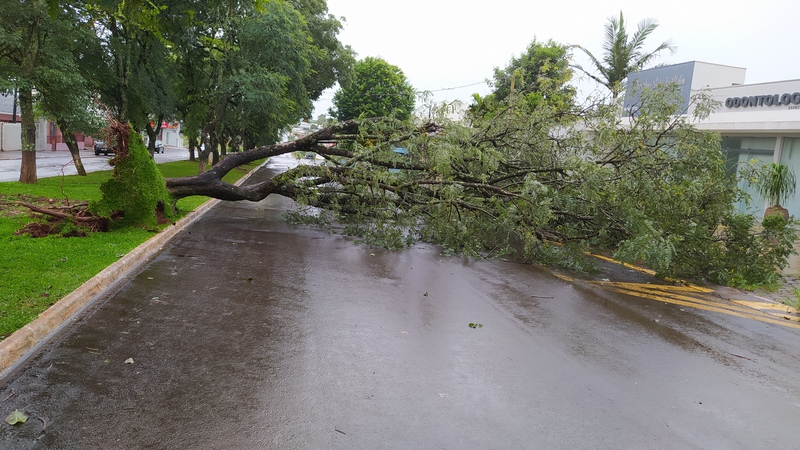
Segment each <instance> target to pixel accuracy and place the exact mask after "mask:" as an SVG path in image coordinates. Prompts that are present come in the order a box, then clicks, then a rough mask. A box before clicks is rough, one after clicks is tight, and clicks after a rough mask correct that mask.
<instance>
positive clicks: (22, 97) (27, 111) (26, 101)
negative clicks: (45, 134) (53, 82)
mask: <svg viewBox="0 0 800 450" xmlns="http://www.w3.org/2000/svg"><path fill="white" fill-rule="evenodd" d="M19 106H20V110H21V112H22V164H21V166H20V170H19V181H20V183H27V184H34V183H36V182H37V181H38V179H37V176H36V123H35V122H34V119H33V89H32V88H31V87H30V85H26V86H23V87H22V88H20V90H19Z"/></svg>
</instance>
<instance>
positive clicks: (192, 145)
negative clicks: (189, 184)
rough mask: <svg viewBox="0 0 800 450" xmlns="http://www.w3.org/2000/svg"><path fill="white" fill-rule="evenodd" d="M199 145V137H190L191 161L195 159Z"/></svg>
mask: <svg viewBox="0 0 800 450" xmlns="http://www.w3.org/2000/svg"><path fill="white" fill-rule="evenodd" d="M195 147H197V139H195V138H194V137H190V138H189V161H195V157H194V149H195Z"/></svg>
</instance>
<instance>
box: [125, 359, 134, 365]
mask: <svg viewBox="0 0 800 450" xmlns="http://www.w3.org/2000/svg"><path fill="white" fill-rule="evenodd" d="M125 364H133V358H128V359H126V360H125Z"/></svg>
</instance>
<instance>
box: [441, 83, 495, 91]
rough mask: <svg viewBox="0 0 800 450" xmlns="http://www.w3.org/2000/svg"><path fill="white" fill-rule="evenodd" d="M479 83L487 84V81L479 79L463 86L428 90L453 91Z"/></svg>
mask: <svg viewBox="0 0 800 450" xmlns="http://www.w3.org/2000/svg"><path fill="white" fill-rule="evenodd" d="M479 84H486V82H485V81H479V82H477V83H470V84H465V85H463V86H455V87H448V88H441V89H434V90H431V91H428V92H442V91H453V90H456V89H461V88H465V87H470V86H477V85H479Z"/></svg>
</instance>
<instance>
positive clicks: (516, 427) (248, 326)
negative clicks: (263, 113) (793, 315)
mask: <svg viewBox="0 0 800 450" xmlns="http://www.w3.org/2000/svg"><path fill="white" fill-rule="evenodd" d="M278 161H279V160H278ZM269 172H270V171H268V170H264V171H262V173H259V174H257V175H256V177H255V179H258V178H259V177H260V178H264V177H266V176H269ZM286 207H288V202H287V201H286V200H282V199H280V198H272V197H271V198H269V199H267V200H265V201H262V202H260V203H235V204H232V203H227V204H221V205H219V206H217V207H215V208H214V209H213V210H212V211H211V212H210V213H208V214H207V215H206V216H204V217H203V218H202V219H200V220H199V221H198V222H196V223H195V224H194V225H192V226H191V227H190V228H188V229H187V230H186V231H185V232H184V233H183V234H182V235H181V236H180V237H179V238H178V239H177V241H175V242H174V244H172V245H170V246H169V247H168V248H166V249H165V250H164V252H163V253H161V254H160V255H159V256H158V257H157V258H156V259H154V260H153V261H152V262H151V263H149V264H148V265H147V266H146V267H144V268H143V269H142V270H141V271H140V272H139V273H138V274H136V275H135V276H134V277H132V278H131V280H130V281H129V282H128V283H125V284H124V285H123V286H122V287H121V288H120V289H119V290H118V291H117V292H115V293H110V294H108V296H107V298H104V299H103V300H102V301H100V302H99V304H98V306H97V307H96V308H95V309H94V310H93V311H91V314H87V315H86V316H85V317H83V318H82V320H81V321H80V322H79V323H78V324H77V325H76V326H73V327H71V328H70V329H69V330H68V331H67V332H65V333H64V334H62V335H61V336H60V337H59V339H58V340H57V341H58V342H57V345H55V346H52V347H49V348H47V349H45V351H43V352H42V354H41V355H40V356H39V357H37V358H36V359H35V360H33V361H32V362H31V363H30V364H29V365H28V366H27V367H26V368H25V369H24V370H23V371H20V372H18V373H17V374H16V375H15V376H14V377H13V378H11V379H9V380H6V381H5V382H4V384H0V414H2V415H3V417H5V415H7V414H9V413H10V412H12V411H13V410H15V409H20V410H24V411H25V412H26V413H27V414H28V415H29V416H30V418H29V419H28V421H27V422H26V423H25V424H23V425H21V426H15V427H12V426H9V425H6V424H5V423H2V424H1V425H0V448H3V449H10V448H65V449H72V448H75V449H87V448H103V449H115V448H120V449H134V448H152V449H174V448H187V449H188V448H192V449H195V448H198V449H199V448H213V449H391V448H397V449H530V448H534V449H536V448H542V449H554V448H566V449H579V448H581V449H582V448H587V449H589V448H591V449H644V448H647V449H693V448H698V449H770V448H774V449H787V448H797V447H798V444H797V442H798V440H797V439H798V438H797V427H798V423H800V377H798V374H800V339H798V338H800V332H798V330H796V329H792V328H786V327H781V326H778V325H774V324H769V323H763V322H758V321H754V320H749V319H746V318H741V317H737V316H732V315H724V314H719V313H715V312H709V311H702V310H695V309H690V308H681V307H679V306H676V305H673V304H666V303H662V302H657V301H649V300H643V299H641V298H634V297H627V296H624V295H620V294H610V293H608V292H606V291H603V290H601V289H599V288H595V287H591V286H588V285H586V284H581V283H571V282H568V281H564V280H562V279H559V278H557V277H555V276H553V275H551V274H550V273H549V272H547V271H544V270H542V269H539V268H536V267H533V266H525V265H519V264H513V263H508V262H502V261H475V260H468V259H464V258H460V257H447V256H442V255H440V254H439V253H438V252H437V251H436V249H434V248H432V247H429V246H418V247H415V248H413V249H410V250H406V251H400V252H392V251H385V250H380V249H375V248H371V247H368V246H365V245H362V244H358V243H355V242H354V241H353V240H351V239H349V238H345V237H340V236H335V235H331V234H328V233H327V232H325V231H324V230H321V229H318V228H312V227H306V226H295V225H290V224H287V223H285V222H284V221H283V220H282V219H281V218H280V217H279V214H280V212H281V211H282V210H284V209H285V208H286ZM470 323H479V324H481V325H482V327H480V328H470V327H469V326H468V325H469V324H470ZM128 358H132V359H133V363H132V364H126V363H125V361H126V360H127V359H128Z"/></svg>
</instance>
